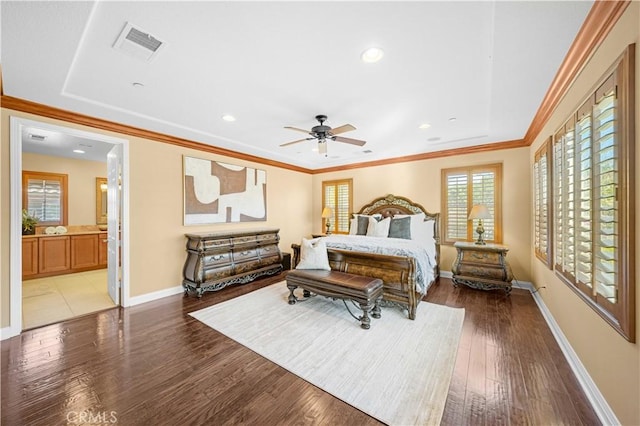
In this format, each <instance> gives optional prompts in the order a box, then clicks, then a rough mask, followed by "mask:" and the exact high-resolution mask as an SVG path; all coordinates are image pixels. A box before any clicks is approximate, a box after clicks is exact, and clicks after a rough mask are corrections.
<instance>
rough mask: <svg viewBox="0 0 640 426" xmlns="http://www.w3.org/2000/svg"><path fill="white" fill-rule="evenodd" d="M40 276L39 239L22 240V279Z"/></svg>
mask: <svg viewBox="0 0 640 426" xmlns="http://www.w3.org/2000/svg"><path fill="white" fill-rule="evenodd" d="M35 275H38V238H23V239H22V279H25V278H31V277H33V276H35Z"/></svg>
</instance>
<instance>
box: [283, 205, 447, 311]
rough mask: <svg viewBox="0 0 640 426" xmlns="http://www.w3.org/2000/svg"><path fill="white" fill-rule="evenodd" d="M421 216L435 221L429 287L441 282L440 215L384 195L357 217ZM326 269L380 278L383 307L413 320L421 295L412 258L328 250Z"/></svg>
mask: <svg viewBox="0 0 640 426" xmlns="http://www.w3.org/2000/svg"><path fill="white" fill-rule="evenodd" d="M418 213H424V214H425V220H433V221H434V234H433V235H434V238H435V240H436V266H435V268H434V271H433V272H434V279H433V281H432V282H431V283H428V284H427V287H429V286H430V285H432V284H435V283H437V282H438V280H439V278H440V267H439V264H440V213H429V212H427V211H426V210H425V209H424V207H422V206H421V205H420V204H417V203H414V202H412V201H411V200H409V199H408V198H404V197H396V196H394V195H391V194H389V195H387V196H386V197H380V198H376V199H375V200H373V201H372V202H371V203H369V204H367V205H365V206H364V207H362V208H361V209H360V211H359V212H358V214H366V215H373V214H381V215H382V216H383V217H393V216H394V215H398V214H418ZM291 248H292V249H293V258H292V262H293V267H295V265H297V264H298V262H299V259H300V245H299V244H292V245H291ZM327 254H328V256H329V265H330V266H331V269H332V270H334V271H341V272H348V273H351V274H356V275H364V276H367V277H374V278H380V279H381V280H382V281H383V290H384V292H383V301H384V304H385V305H389V304H390V305H399V306H400V307H402V308H404V309H407V310H408V312H409V318H410V319H415V317H416V309H417V307H418V303H420V300H421V299H422V295H421V294H420V293H419V292H418V291H416V284H415V282H416V281H415V277H416V262H415V259H414V258H412V257H407V256H389V255H381V254H374V253H365V252H359V251H351V250H338V249H333V248H329V249H327Z"/></svg>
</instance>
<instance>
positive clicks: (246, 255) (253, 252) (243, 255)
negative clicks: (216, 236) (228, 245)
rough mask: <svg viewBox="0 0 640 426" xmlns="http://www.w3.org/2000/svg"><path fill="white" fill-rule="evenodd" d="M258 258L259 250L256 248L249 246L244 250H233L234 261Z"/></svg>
mask: <svg viewBox="0 0 640 426" xmlns="http://www.w3.org/2000/svg"><path fill="white" fill-rule="evenodd" d="M257 259H258V250H257V249H255V248H247V249H244V250H234V251H233V263H236V264H237V263H242V262H249V261H251V260H257Z"/></svg>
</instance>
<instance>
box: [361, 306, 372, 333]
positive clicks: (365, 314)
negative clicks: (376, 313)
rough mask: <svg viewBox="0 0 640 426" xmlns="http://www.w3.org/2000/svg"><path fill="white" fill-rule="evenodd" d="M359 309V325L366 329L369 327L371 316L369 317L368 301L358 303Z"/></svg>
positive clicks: (369, 307)
mask: <svg viewBox="0 0 640 426" xmlns="http://www.w3.org/2000/svg"><path fill="white" fill-rule="evenodd" d="M360 309H362V316H361V317H360V327H362V328H364V329H365V330H368V329H370V328H371V318H369V311H370V310H371V305H370V304H369V303H360Z"/></svg>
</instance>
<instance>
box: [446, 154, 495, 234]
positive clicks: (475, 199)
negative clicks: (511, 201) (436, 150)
mask: <svg viewBox="0 0 640 426" xmlns="http://www.w3.org/2000/svg"><path fill="white" fill-rule="evenodd" d="M442 185H443V188H442V197H443V200H442V205H443V206H444V212H443V218H444V229H445V243H453V242H455V241H471V240H474V239H476V234H475V228H476V227H477V225H478V223H477V220H474V221H470V220H468V217H469V212H470V211H471V208H472V207H473V206H474V205H477V204H483V205H485V206H487V208H488V209H489V214H490V215H491V219H484V220H483V222H482V225H483V227H484V231H485V233H484V240H485V241H487V242H491V243H500V242H502V194H501V192H502V164H489V165H483V166H473V167H462V168H456V169H443V170H442Z"/></svg>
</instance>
